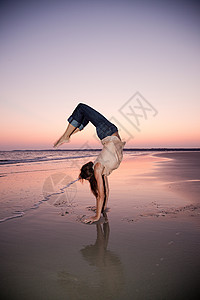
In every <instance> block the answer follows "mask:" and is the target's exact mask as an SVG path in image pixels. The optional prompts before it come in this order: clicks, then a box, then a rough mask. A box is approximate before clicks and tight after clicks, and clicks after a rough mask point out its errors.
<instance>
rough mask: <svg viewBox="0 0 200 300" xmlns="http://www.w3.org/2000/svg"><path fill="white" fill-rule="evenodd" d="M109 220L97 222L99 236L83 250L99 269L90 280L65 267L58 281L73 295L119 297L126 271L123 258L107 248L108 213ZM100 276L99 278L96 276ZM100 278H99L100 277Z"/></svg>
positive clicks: (87, 258) (86, 257) (88, 260)
mask: <svg viewBox="0 0 200 300" xmlns="http://www.w3.org/2000/svg"><path fill="white" fill-rule="evenodd" d="M104 218H105V222H104V223H103V224H100V222H99V223H97V224H96V231H97V238H96V241H95V243H94V244H92V245H87V246H86V247H84V248H83V249H81V250H80V252H81V254H82V256H83V258H84V259H85V260H86V261H87V262H88V263H89V265H90V266H91V267H95V270H94V269H93V270H94V271H93V270H91V271H92V272H94V273H93V275H94V277H93V278H90V280H89V279H88V278H87V277H86V278H84V279H82V278H80V276H79V275H73V274H70V273H68V272H65V271H62V272H59V274H58V277H59V279H58V281H59V283H60V284H61V285H62V287H64V288H65V289H66V291H67V295H68V296H70V299H86V298H88V297H93V298H92V299H94V297H95V299H119V298H120V295H121V292H122V291H123V286H124V272H123V266H122V263H121V261H120V258H119V257H118V256H117V255H116V254H115V253H114V252H112V251H110V250H108V249H107V246H108V240H109V235H110V226H109V222H108V218H107V215H106V213H104ZM96 276H97V278H96ZM96 279H97V280H96Z"/></svg>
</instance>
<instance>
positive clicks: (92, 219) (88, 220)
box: [83, 216, 99, 224]
mask: <svg viewBox="0 0 200 300" xmlns="http://www.w3.org/2000/svg"><path fill="white" fill-rule="evenodd" d="M97 221H99V218H98V217H97V216H94V217H90V218H88V219H85V220H84V221H83V222H84V223H86V224H92V223H94V222H97Z"/></svg>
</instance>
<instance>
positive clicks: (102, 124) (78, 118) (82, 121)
mask: <svg viewBox="0 0 200 300" xmlns="http://www.w3.org/2000/svg"><path fill="white" fill-rule="evenodd" d="M68 122H69V123H70V124H72V125H73V126H74V127H78V128H79V129H80V130H82V129H83V128H84V127H85V126H86V125H87V124H88V123H89V122H91V123H92V124H93V125H94V126H95V127H96V132H97V135H98V137H99V138H100V140H102V139H103V138H105V137H107V136H110V135H112V134H113V133H114V132H116V131H118V128H117V127H116V126H115V125H114V124H113V123H111V122H110V121H108V120H107V119H106V118H105V117H104V116H103V115H102V114H100V113H99V112H98V111H96V110H95V109H93V108H92V107H90V106H88V105H86V104H83V103H79V104H78V105H77V107H76V108H75V110H74V111H73V113H72V115H71V116H70V117H69V118H68Z"/></svg>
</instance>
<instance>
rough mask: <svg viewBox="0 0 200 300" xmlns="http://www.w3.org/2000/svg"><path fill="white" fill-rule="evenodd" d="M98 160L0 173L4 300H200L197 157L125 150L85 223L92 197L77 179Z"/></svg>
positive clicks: (45, 161) (47, 161) (61, 157)
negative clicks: (97, 211) (103, 205)
mask: <svg viewBox="0 0 200 300" xmlns="http://www.w3.org/2000/svg"><path fill="white" fill-rule="evenodd" d="M55 153H57V154H55ZM97 153H98V151H96V152H92V151H91V152H87V153H86V152H79V153H77V152H76V153H75V152H73V153H68V154H66V153H64V152H54V154H52V153H51V152H49V153H48V154H47V153H43V154H42V153H38V154H37V159H33V157H35V156H34V155H35V154H30V153H25V154H24V153H23V155H24V160H23V161H22V160H20V157H21V155H22V153H21V154H20V153H17V154H16V153H15V154H13V155H15V157H14V158H12V163H10V164H6V163H5V164H3V165H1V172H0V174H1V177H0V187H1V202H0V205H1V217H0V220H1V222H0V259H1V262H0V265H1V268H0V273H1V281H0V282H1V283H0V285H1V286H0V293H1V299H30V300H32V299H48V300H51V299H52V300H53V299H59V300H60V299H61V300H62V299H70V300H71V299H89V298H90V299H96V300H98V299H116V300H117V299H128V300H129V299H130V300H131V299H154V300H157V299H167V300H168V299H170V300H173V299H199V294H200V287H199V284H198V279H199V275H200V274H199V273H200V271H199V270H200V259H199V253H200V219H199V217H200V201H199V194H200V172H199V170H200V152H195V151H194V152H192V151H188V152H187V151H185V152H178V151H177V152H174V151H173V152H170V151H167V152H158V153H157V152H156V153H155V152H151V151H149V152H142V151H141V152H138V153H136V152H134V151H132V152H131V151H127V152H126V151H124V159H123V161H122V163H121V165H120V167H119V168H118V169H117V170H116V171H113V173H112V174H111V175H110V176H109V178H108V179H109V186H110V197H109V202H108V209H107V211H106V214H105V215H104V216H103V215H102V217H101V219H100V221H99V222H97V223H94V224H92V225H88V224H84V223H83V220H84V218H86V216H91V215H93V214H94V212H93V211H92V210H91V206H94V205H95V199H94V196H93V195H92V194H91V192H90V190H89V186H88V183H87V182H86V183H83V184H82V183H80V182H77V181H75V180H76V179H77V177H78V173H79V169H80V167H81V165H82V164H83V163H85V162H87V161H90V160H92V161H94V159H95V157H96V155H97ZM4 155H6V154H4ZM16 155H18V156H19V160H18V161H17V160H16ZM30 155H32V156H31V157H30ZM52 155H54V156H53V159H52ZM38 157H40V159H38ZM9 159H10V161H11V158H9ZM6 160H7V158H6V159H5V162H6ZM72 182H73V183H72ZM71 183H72V184H71ZM63 187H65V189H63V190H62V191H61V189H62V188H63Z"/></svg>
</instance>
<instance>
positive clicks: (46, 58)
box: [0, 0, 200, 150]
mask: <svg viewBox="0 0 200 300" xmlns="http://www.w3.org/2000/svg"><path fill="white" fill-rule="evenodd" d="M199 16H200V6H199V5H197V4H196V2H195V1H156V0H155V1H130V0H129V1H128V0H123V1H120V0H116V1H111V0H107V1H103V0H101V1H94V0H93V1H84V0H83V1H77V0H74V1H67V0H66V1H64V0H62V1H61V0H57V1H51V0H49V1H47V0H40V1H37V0H35V1H20V0H18V1H1V4H0V44H1V47H0V127H1V138H0V150H13V149H20V150H21V149H53V148H52V145H53V143H54V142H55V141H56V140H57V139H58V138H59V137H60V136H61V134H62V133H63V132H64V130H65V129H66V127H67V124H68V122H67V118H68V117H69V116H70V115H71V113H72V111H73V109H74V108H75V107H76V105H77V104H78V103H79V102H81V103H86V104H88V105H90V106H92V107H93V108H95V109H96V110H98V111H99V112H101V113H102V114H103V115H104V116H105V117H106V118H108V119H109V120H111V121H112V122H113V123H115V124H116V126H117V127H118V128H119V132H120V135H121V136H122V138H123V139H124V140H125V141H126V147H127V148H131V147H133V148H134V147H144V148H149V147H200V143H199V141H200V133H199V132H200V117H199V111H200V89H199V83H200V82H199V81H200V56H199V53H200V34H199V31H200V18H199ZM94 147H95V148H98V147H101V144H100V142H99V141H98V139H97V138H96V135H95V128H94V127H93V126H92V124H89V125H87V127H86V128H85V129H84V130H83V131H81V132H79V133H77V134H75V135H73V136H72V138H71V142H70V143H69V144H65V145H63V146H61V149H75V148H94Z"/></svg>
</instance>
